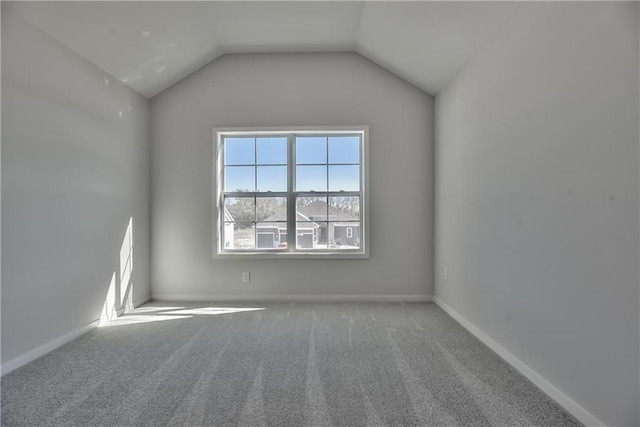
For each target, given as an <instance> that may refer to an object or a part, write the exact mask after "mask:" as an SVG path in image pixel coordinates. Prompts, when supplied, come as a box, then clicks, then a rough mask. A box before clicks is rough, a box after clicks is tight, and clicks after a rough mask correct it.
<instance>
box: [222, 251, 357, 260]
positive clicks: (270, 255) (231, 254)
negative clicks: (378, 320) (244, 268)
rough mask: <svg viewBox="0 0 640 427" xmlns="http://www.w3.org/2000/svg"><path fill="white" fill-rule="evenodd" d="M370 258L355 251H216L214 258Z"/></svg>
mask: <svg viewBox="0 0 640 427" xmlns="http://www.w3.org/2000/svg"><path fill="white" fill-rule="evenodd" d="M249 258H251V259H368V258H369V254H368V253H364V252H360V251H353V252H331V251H326V252H284V251H282V252H261V251H255V252H252V251H247V252H223V253H214V255H213V259H214V260H217V259H249Z"/></svg>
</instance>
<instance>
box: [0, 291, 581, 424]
mask: <svg viewBox="0 0 640 427" xmlns="http://www.w3.org/2000/svg"><path fill="white" fill-rule="evenodd" d="M234 308H237V309H234ZM250 308H258V310H248V309H250ZM239 309H243V310H247V311H240V310H239ZM1 391H2V425H7V426H19V425H22V426H39V425H53V426H76V425H82V426H116V425H117V426H126V425H140V426H160V425H182V426H200V425H206V426H227V425H228V426H231V425H233V426H235V425H243V426H303V425H306V426H329V425H335V426H364V425H368V426H382V425H390V426H399V425H407V426H411V425H421V426H422V425H424V426H426V425H432V426H489V425H493V426H516V425H525V426H533V425H536V426H559V425H563V426H565V425H580V424H579V423H578V422H577V421H576V420H575V419H574V418H573V417H572V416H571V415H569V414H568V413H567V412H566V411H564V410H563V409H562V408H561V407H559V406H558V405H557V404H556V403H555V402H553V401H552V400H551V399H549V398H548V397H547V396H546V395H545V394H544V393H542V392H541V391H540V390H539V389H537V388H536V387H535V386H534V385H533V384H532V383H530V382H529V381H528V380H527V379H526V378H524V377H523V376H522V375H520V374H519V373H518V372H517V371H515V370H514V369H513V368H511V367H510V366H509V365H508V364H507V363H505V362H504V361H503V360H502V359H500V358H499V357H498V356H497V355H496V354H495V353H493V352H492V351H491V350H490V349H488V348H487V347H486V346H484V345H483V344H482V343H481V342H479V341H478V340H477V339H476V338H475V337H474V336H473V335H471V334H470V333H469V332H467V331H466V330H465V329H464V328H462V327H461V326H460V325H459V324H458V323H456V321H455V320H453V319H452V318H451V317H449V316H448V315H447V314H446V313H445V312H443V311H442V310H441V309H440V308H439V307H437V306H436V305H434V304H400V303H341V304H306V303H266V304H265V303H220V304H218V303H215V304H213V303H211V304H203V303H161V302H153V303H150V304H147V305H145V306H143V307H141V308H139V309H137V310H136V311H135V312H133V313H132V314H130V315H126V316H123V317H121V318H119V319H117V320H116V321H114V322H113V323H112V324H110V326H108V327H103V328H99V329H96V330H94V331H92V332H90V333H88V334H86V335H84V336H82V337H80V338H79V339H77V340H75V341H73V342H71V343H69V344H67V345H65V346H64V347H61V348H60V349H58V350H56V351H54V352H52V353H50V354H48V355H46V356H44V357H42V358H40V359H38V360H36V361H34V362H32V363H30V364H28V365H26V366H24V367H22V368H20V369H18V370H16V371H14V372H12V373H10V374H8V375H6V376H5V377H3V378H2V383H1Z"/></svg>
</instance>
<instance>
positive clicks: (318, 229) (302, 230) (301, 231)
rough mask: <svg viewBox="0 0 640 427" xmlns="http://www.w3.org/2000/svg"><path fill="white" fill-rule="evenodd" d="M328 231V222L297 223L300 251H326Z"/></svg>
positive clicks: (297, 244) (297, 243)
mask: <svg viewBox="0 0 640 427" xmlns="http://www.w3.org/2000/svg"><path fill="white" fill-rule="evenodd" d="M323 230H324V231H323ZM326 230H327V223H326V222H321V223H317V222H312V221H298V222H297V223H296V247H297V248H298V249H326V248H327V238H326Z"/></svg>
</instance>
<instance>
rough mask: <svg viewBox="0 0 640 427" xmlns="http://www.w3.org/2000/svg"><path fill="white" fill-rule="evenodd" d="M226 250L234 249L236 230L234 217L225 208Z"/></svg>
mask: <svg viewBox="0 0 640 427" xmlns="http://www.w3.org/2000/svg"><path fill="white" fill-rule="evenodd" d="M224 221H225V222H224V249H233V239H234V229H233V226H234V225H233V221H234V220H233V215H231V212H229V209H227V207H226V206H225V207H224Z"/></svg>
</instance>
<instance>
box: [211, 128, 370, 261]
mask: <svg viewBox="0 0 640 427" xmlns="http://www.w3.org/2000/svg"><path fill="white" fill-rule="evenodd" d="M252 133H253V134H260V135H269V134H282V133H296V134H309V135H321V134H335V133H343V134H344V133H358V134H362V165H361V176H360V180H361V181H360V182H361V183H362V186H363V187H364V188H363V189H362V191H361V194H362V196H361V200H360V206H361V212H360V217H361V220H360V226H361V230H360V249H358V250H354V251H345V250H336V251H332V250H322V251H301V250H296V251H281V252H280V251H268V252H266V251H242V252H224V248H223V246H224V242H222V240H221V239H222V234H221V233H222V224H223V222H224V218H220V217H219V216H220V215H219V213H220V211H221V209H220V208H221V206H220V205H221V203H222V195H223V188H222V180H221V179H220V174H221V173H222V168H223V161H224V159H223V158H222V156H220V153H221V149H222V138H223V136H233V135H247V134H252ZM212 154H213V162H212V164H213V167H212V185H213V186H214V191H213V192H212V196H213V197H212V198H213V200H212V202H213V203H212V207H213V209H212V210H213V221H212V225H213V233H212V239H213V259H242V258H252V259H253V258H260V259H351V258H353V259H359V258H369V240H370V236H369V212H370V211H369V126H283V127H273V126H270V127H215V128H213V150H212Z"/></svg>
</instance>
